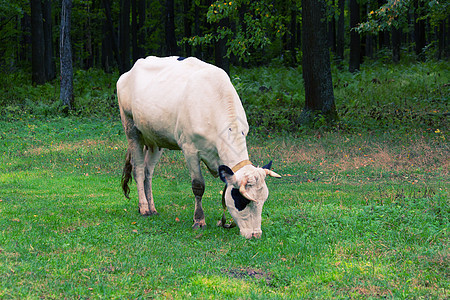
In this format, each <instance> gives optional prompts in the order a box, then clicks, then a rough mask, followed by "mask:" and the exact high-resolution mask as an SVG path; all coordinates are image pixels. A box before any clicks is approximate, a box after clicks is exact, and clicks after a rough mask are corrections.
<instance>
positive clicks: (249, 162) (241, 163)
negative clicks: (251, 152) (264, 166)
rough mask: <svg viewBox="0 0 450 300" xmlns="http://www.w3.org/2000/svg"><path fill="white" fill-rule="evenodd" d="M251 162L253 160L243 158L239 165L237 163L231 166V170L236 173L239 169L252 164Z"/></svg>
mask: <svg viewBox="0 0 450 300" xmlns="http://www.w3.org/2000/svg"><path fill="white" fill-rule="evenodd" d="M251 164H252V162H251V161H249V160H248V159H246V160H243V161H241V162H240V163H238V164H237V165H235V166H234V167H233V168H231V171H233V173H236V172H237V171H239V170H240V169H242V168H243V167H245V166H248V165H251Z"/></svg>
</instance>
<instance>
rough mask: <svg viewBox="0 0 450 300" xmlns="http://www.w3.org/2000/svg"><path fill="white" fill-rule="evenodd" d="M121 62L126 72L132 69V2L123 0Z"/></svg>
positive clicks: (120, 31) (120, 35)
mask: <svg viewBox="0 0 450 300" xmlns="http://www.w3.org/2000/svg"><path fill="white" fill-rule="evenodd" d="M119 37H120V48H119V49H120V60H121V61H122V68H123V70H124V71H125V72H127V71H128V70H129V69H130V1H129V0H121V9H120V28H119Z"/></svg>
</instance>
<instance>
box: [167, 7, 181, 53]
mask: <svg viewBox="0 0 450 300" xmlns="http://www.w3.org/2000/svg"><path fill="white" fill-rule="evenodd" d="M165 12H166V13H165V18H164V20H165V22H164V23H165V33H166V48H167V49H166V52H167V55H177V54H178V46H177V39H176V37H175V8H174V0H166V6H165Z"/></svg>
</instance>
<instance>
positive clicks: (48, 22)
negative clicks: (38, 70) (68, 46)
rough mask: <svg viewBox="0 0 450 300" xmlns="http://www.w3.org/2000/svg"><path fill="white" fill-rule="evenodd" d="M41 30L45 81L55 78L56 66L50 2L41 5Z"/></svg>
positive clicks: (46, 0)
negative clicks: (42, 31)
mask: <svg viewBox="0 0 450 300" xmlns="http://www.w3.org/2000/svg"><path fill="white" fill-rule="evenodd" d="M42 16H43V19H44V20H43V29H44V68H45V79H46V80H47V81H48V80H53V79H55V78H56V65H55V59H54V57H53V34H52V31H53V26H52V4H51V1H50V0H44V2H43V3H42Z"/></svg>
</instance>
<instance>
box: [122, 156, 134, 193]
mask: <svg viewBox="0 0 450 300" xmlns="http://www.w3.org/2000/svg"><path fill="white" fill-rule="evenodd" d="M132 171H133V166H132V165H131V151H130V149H128V150H127V155H126V157H125V166H124V167H123V171H122V190H123V194H124V195H125V197H127V198H128V199H130V187H129V186H128V182H129V181H130V179H131V172H132Z"/></svg>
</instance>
